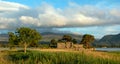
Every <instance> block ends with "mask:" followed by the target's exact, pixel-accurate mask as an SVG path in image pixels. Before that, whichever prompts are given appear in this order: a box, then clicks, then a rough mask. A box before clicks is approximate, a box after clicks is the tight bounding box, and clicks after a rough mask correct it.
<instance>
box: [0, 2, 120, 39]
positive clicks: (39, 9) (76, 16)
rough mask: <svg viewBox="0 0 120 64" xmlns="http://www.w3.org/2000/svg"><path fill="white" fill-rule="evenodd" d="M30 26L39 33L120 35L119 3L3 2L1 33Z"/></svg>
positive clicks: (0, 20) (1, 7)
mask: <svg viewBox="0 0 120 64" xmlns="http://www.w3.org/2000/svg"><path fill="white" fill-rule="evenodd" d="M19 27H30V28H34V29H37V30H39V31H40V32H45V31H50V32H66V33H74V34H82V35H83V34H92V35H94V36H95V37H96V38H101V37H103V36H104V35H109V34H118V33H120V28H119V27H120V0H0V33H7V32H9V31H14V30H15V29H16V28H19Z"/></svg>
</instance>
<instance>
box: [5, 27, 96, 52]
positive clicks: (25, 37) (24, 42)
mask: <svg viewBox="0 0 120 64" xmlns="http://www.w3.org/2000/svg"><path fill="white" fill-rule="evenodd" d="M8 34H9V41H8V44H7V46H8V47H10V48H12V47H23V48H24V52H25V53H26V48H27V47H39V46H40V47H42V45H41V44H38V43H39V42H40V40H41V38H42V36H41V34H40V33H39V32H37V31H36V30H35V29H31V28H28V27H20V28H17V29H16V31H15V32H8ZM94 40H95V39H94V36H93V35H90V34H85V35H83V38H82V40H81V42H77V40H76V39H75V38H72V36H69V35H63V37H62V38H61V39H58V40H55V39H52V40H51V41H50V44H49V46H48V47H55V46H56V44H57V43H58V42H72V43H73V44H83V45H84V47H85V48H90V47H91V42H93V41H94ZM44 46H45V45H43V47H44Z"/></svg>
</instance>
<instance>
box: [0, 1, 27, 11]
mask: <svg viewBox="0 0 120 64" xmlns="http://www.w3.org/2000/svg"><path fill="white" fill-rule="evenodd" d="M21 8H22V9H29V7H28V6H25V5H22V4H19V3H15V2H6V1H0V11H3V12H4V11H19V9H21Z"/></svg>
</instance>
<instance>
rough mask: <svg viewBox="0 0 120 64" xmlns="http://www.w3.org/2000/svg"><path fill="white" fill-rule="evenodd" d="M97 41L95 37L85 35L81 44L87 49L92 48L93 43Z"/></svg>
mask: <svg viewBox="0 0 120 64" xmlns="http://www.w3.org/2000/svg"><path fill="white" fill-rule="evenodd" d="M94 40H95V38H94V36H93V35H90V34H85V35H83V38H82V41H81V44H83V45H84V47H85V48H90V43H92V42H93V41H94Z"/></svg>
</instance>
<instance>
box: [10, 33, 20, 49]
mask: <svg viewBox="0 0 120 64" xmlns="http://www.w3.org/2000/svg"><path fill="white" fill-rule="evenodd" d="M8 35H9V45H10V48H11V47H12V46H13V45H18V43H17V42H18V39H17V36H16V35H15V34H14V33H12V32H8Z"/></svg>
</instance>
